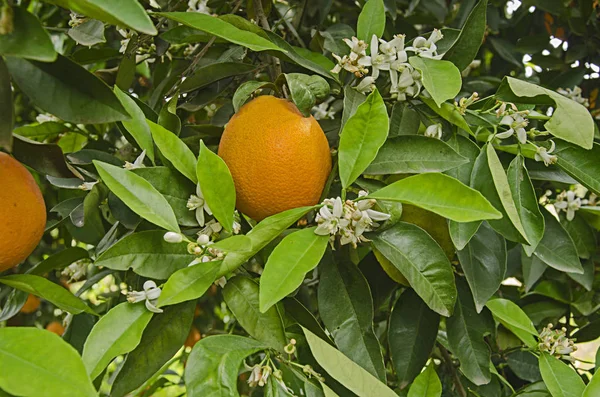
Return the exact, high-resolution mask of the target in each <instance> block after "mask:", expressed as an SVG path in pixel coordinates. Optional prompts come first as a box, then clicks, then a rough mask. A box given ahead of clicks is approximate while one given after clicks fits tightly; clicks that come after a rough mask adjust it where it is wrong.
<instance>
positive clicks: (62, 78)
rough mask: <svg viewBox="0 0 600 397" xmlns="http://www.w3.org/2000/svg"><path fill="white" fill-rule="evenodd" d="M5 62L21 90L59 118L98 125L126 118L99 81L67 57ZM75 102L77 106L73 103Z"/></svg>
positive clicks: (113, 96)
mask: <svg viewBox="0 0 600 397" xmlns="http://www.w3.org/2000/svg"><path fill="white" fill-rule="evenodd" d="M6 65H7V66H8V70H9V71H10V74H11V76H12V77H13V79H14V81H15V82H16V83H17V85H18V86H19V88H20V89H21V90H22V91H23V93H24V94H25V95H27V96H28V97H29V98H30V99H31V101H32V102H33V103H34V104H36V105H37V106H39V107H40V108H42V109H43V110H45V111H47V112H49V113H52V114H53V115H55V116H57V117H58V118H60V119H63V120H65V121H70V122H73V123H76V124H99V123H110V122H113V121H119V120H125V119H127V118H128V115H127V112H126V111H125V109H124V108H123V106H121V103H120V102H119V100H118V99H117V97H116V96H115V94H113V92H112V91H111V89H110V88H109V87H108V86H107V85H106V84H105V83H104V82H103V81H102V80H100V79H99V78H98V77H96V76H94V75H93V74H92V73H90V72H88V71H87V70H86V69H84V68H83V67H82V66H79V65H78V64H76V63H75V62H73V61H71V60H70V59H68V58H66V57H63V56H61V55H59V56H58V58H57V59H56V61H55V62H52V63H43V62H37V61H29V60H26V59H21V58H13V57H6ZM57 98H60V100H57ZM74 103H76V104H77V106H76V107H75V106H72V104H74Z"/></svg>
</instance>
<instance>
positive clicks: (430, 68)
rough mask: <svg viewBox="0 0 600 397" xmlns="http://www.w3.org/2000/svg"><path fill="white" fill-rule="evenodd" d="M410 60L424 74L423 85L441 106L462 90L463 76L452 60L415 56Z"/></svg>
mask: <svg viewBox="0 0 600 397" xmlns="http://www.w3.org/2000/svg"><path fill="white" fill-rule="evenodd" d="M408 62H410V64H411V65H412V66H413V67H414V68H415V69H417V70H419V71H420V72H421V74H422V76H423V87H425V89H426V90H427V92H429V94H430V95H431V97H432V98H433V100H434V101H435V103H436V105H438V107H440V106H441V105H442V103H443V102H445V101H447V100H448V99H454V97H456V96H457V95H458V93H459V92H460V88H461V86H462V78H461V76H460V71H459V70H458V69H457V68H456V66H454V64H453V63H452V62H448V61H442V60H438V59H432V58H422V57H418V56H413V57H410V58H409V59H408Z"/></svg>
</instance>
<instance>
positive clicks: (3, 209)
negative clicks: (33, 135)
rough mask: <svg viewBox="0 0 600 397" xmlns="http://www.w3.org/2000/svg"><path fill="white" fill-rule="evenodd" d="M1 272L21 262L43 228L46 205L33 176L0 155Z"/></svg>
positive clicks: (19, 165)
mask: <svg viewBox="0 0 600 397" xmlns="http://www.w3.org/2000/svg"><path fill="white" fill-rule="evenodd" d="M0 187H1V189H0V220H1V226H0V272H2V271H4V270H7V269H10V268H11V267H14V266H17V265H18V264H19V263H21V262H23V261H24V260H25V259H26V258H27V257H28V256H29V254H31V252H32V251H33V249H34V248H35V247H36V246H37V245H38V243H39V242H40V239H41V238H42V235H43V234H44V228H45V227H46V205H45V204H44V198H43V197H42V192H41V191H40V188H39V187H38V185H37V183H35V180H34V179H33V176H31V174H30V173H29V171H27V169H26V168H25V167H24V166H23V165H21V163H19V162H18V161H17V160H15V159H14V158H12V157H11V156H9V155H8V154H6V153H2V152H0Z"/></svg>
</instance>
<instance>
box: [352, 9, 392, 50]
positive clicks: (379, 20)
mask: <svg viewBox="0 0 600 397" xmlns="http://www.w3.org/2000/svg"><path fill="white" fill-rule="evenodd" d="M384 29H385V7H384V5H383V0H368V1H367V2H366V3H365V5H364V6H363V8H362V10H361V12H360V14H359V15H358V23H357V24H356V35H357V36H358V38H359V39H361V40H364V41H365V43H370V42H371V37H373V35H375V36H377V38H380V37H382V36H383V31H384Z"/></svg>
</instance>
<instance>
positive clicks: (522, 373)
mask: <svg viewBox="0 0 600 397" xmlns="http://www.w3.org/2000/svg"><path fill="white" fill-rule="evenodd" d="M506 363H507V364H508V367H509V368H510V369H511V370H512V371H513V372H514V373H515V375H517V376H518V377H519V378H521V379H524V380H527V381H529V382H537V381H539V380H541V379H542V375H541V374H540V368H539V364H538V359H537V357H536V356H534V355H533V354H532V353H530V352H528V351H526V350H517V351H515V352H512V353H510V354H509V355H508V356H507V357H506Z"/></svg>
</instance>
